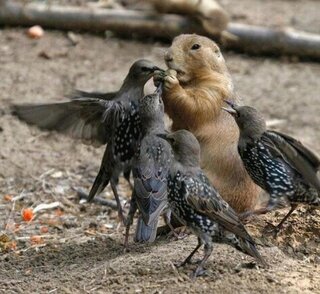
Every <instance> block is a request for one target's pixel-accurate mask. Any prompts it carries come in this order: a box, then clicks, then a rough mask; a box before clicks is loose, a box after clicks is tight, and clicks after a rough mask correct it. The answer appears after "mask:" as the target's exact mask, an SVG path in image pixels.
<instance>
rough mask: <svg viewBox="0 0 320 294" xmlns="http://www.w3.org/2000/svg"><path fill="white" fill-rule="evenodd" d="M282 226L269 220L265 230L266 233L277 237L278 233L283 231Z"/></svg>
mask: <svg viewBox="0 0 320 294" xmlns="http://www.w3.org/2000/svg"><path fill="white" fill-rule="evenodd" d="M281 230H282V226H280V225H277V226H275V225H274V224H272V223H270V222H267V225H266V226H265V227H264V229H263V232H264V233H265V234H272V236H273V238H277V236H278V234H279V233H280V232H281Z"/></svg>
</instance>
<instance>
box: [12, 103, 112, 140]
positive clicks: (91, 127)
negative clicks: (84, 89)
mask: <svg viewBox="0 0 320 294" xmlns="http://www.w3.org/2000/svg"><path fill="white" fill-rule="evenodd" d="M115 104H116V103H115V102H113V101H105V100H101V99H94V98H79V99H74V100H72V101H68V102H62V103H53V104H39V105H14V106H13V107H12V108H13V114H15V115H17V116H18V117H19V119H21V120H23V121H25V122H27V123H28V124H32V125H36V126H37V127H39V128H40V129H45V130H55V131H58V132H61V133H64V134H67V135H69V136H71V137H73V138H77V139H82V140H83V142H84V143H86V144H93V145H95V146H99V145H101V144H106V143H107V141H108V138H109V134H110V128H112V125H110V122H111V121H112V119H111V118H110V117H111V116H113V115H114V114H115V112H116V111H114V109H115V108H116V105H115ZM108 118H109V119H108ZM108 122H109V123H108Z"/></svg>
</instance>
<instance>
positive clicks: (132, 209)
mask: <svg viewBox="0 0 320 294" xmlns="http://www.w3.org/2000/svg"><path fill="white" fill-rule="evenodd" d="M137 208H138V207H137V203H136V201H135V199H134V196H133V195H132V198H131V201H130V209H129V213H128V216H127V219H126V234H125V237H124V244H123V245H124V251H125V252H127V251H128V241H129V231H130V227H131V225H132V223H133V217H134V215H135V213H136V211H137Z"/></svg>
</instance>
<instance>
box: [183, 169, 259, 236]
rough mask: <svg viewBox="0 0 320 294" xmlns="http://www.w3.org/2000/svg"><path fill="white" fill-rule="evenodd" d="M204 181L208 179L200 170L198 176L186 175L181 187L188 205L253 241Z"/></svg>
mask: <svg viewBox="0 0 320 294" xmlns="http://www.w3.org/2000/svg"><path fill="white" fill-rule="evenodd" d="M206 183H209V180H208V179H207V177H206V176H205V175H204V174H203V172H202V171H199V174H198V177H186V178H185V179H184V181H183V189H184V190H185V191H184V193H185V197H186V200H187V202H188V203H189V205H191V206H192V207H193V208H194V209H195V210H196V211H198V212H200V213H202V214H204V215H206V216H208V217H209V218H211V219H212V220H214V221H216V222H217V223H219V224H220V225H221V226H222V227H223V228H224V229H226V230H228V231H229V232H232V233H234V234H235V235H237V236H239V237H242V238H244V239H246V240H247V241H249V242H254V241H253V240H252V238H251V236H250V235H249V234H248V232H247V231H246V229H245V227H244V226H243V224H242V223H241V221H240V219H239V217H238V215H237V214H236V212H235V211H234V210H233V209H232V208H231V207H230V206H229V204H228V203H227V202H226V201H224V200H223V199H222V198H221V196H220V195H219V193H218V192H217V191H216V190H215V189H214V188H213V187H212V186H211V185H210V184H209V185H208V184H206Z"/></svg>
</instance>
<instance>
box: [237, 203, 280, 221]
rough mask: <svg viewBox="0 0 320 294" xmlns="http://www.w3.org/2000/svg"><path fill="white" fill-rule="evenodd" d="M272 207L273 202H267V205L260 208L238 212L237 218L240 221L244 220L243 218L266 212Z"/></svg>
mask: <svg viewBox="0 0 320 294" xmlns="http://www.w3.org/2000/svg"><path fill="white" fill-rule="evenodd" d="M274 207H275V205H274V204H270V203H269V204H268V206H267V207H262V208H259V209H256V210H251V211H246V212H243V213H240V214H239V218H240V220H241V221H244V220H245V219H247V218H249V217H251V216H253V215H260V214H266V213H268V212H270V211H271V210H273V209H274Z"/></svg>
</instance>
